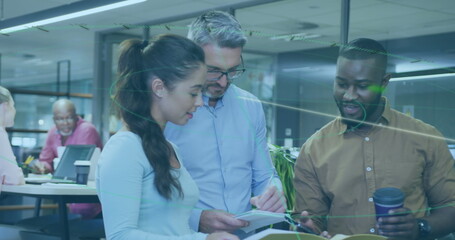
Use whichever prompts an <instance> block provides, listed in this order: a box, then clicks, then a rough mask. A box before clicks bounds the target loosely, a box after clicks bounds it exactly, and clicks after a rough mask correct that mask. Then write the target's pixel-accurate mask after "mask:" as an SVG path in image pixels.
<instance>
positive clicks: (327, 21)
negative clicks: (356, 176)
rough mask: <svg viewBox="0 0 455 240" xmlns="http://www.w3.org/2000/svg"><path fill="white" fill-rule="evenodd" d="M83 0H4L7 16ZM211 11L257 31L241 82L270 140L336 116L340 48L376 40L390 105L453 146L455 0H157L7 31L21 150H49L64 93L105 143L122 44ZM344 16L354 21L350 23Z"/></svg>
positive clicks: (173, 29) (3, 48)
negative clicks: (54, 107) (262, 115)
mask: <svg viewBox="0 0 455 240" xmlns="http://www.w3.org/2000/svg"><path fill="white" fill-rule="evenodd" d="M86 1H89V0H86ZM86 1H85V2H86ZM78 2H83V1H75V0H39V1H35V0H0V3H1V11H0V15H1V16H0V18H1V19H2V20H8V19H12V18H16V17H17V18H19V19H20V18H27V17H30V16H31V14H34V13H36V12H39V11H43V10H49V9H52V8H65V7H69V6H70V5H71V4H75V3H78ZM93 2H95V1H93ZM107 2H109V1H107ZM110 2H112V1H110ZM117 2H118V0H117ZM346 3H348V10H346ZM211 9H219V10H223V11H229V12H231V13H233V14H235V16H236V17H237V19H238V20H239V21H240V23H241V24H242V26H243V29H244V30H245V32H246V34H247V36H248V38H249V41H248V43H247V45H246V47H245V51H244V54H243V58H244V60H245V65H246V68H247V72H246V73H245V74H244V76H243V77H242V78H241V79H239V80H237V81H236V82H235V84H237V85H238V86H240V87H242V88H244V89H246V90H248V91H250V92H252V93H253V94H255V95H256V96H258V97H259V98H260V99H261V100H262V101H264V103H263V106H264V109H265V112H266V118H267V127H268V139H269V142H270V143H274V144H277V145H281V146H282V145H287V146H294V147H300V146H301V145H302V144H303V143H304V142H305V141H306V140H307V139H308V137H310V136H311V134H313V133H314V132H315V131H316V130H317V129H319V128H320V127H322V126H323V125H324V124H326V123H327V122H329V121H330V120H332V119H333V116H334V115H337V114H338V111H337V108H336V105H335V103H334V100H333V97H332V82H333V79H334V75H335V64H336V57H337V52H338V49H339V46H340V45H342V44H343V39H345V40H348V41H349V40H352V39H355V38H359V37H367V38H373V39H376V40H380V41H381V42H382V43H383V44H384V46H385V47H386V49H387V50H388V51H389V52H390V57H389V70H390V72H392V73H394V74H393V76H394V78H393V79H392V82H391V83H390V84H389V87H388V89H387V91H386V93H385V95H386V96H387V97H388V99H389V100H390V103H391V105H392V106H393V107H394V108H395V109H397V110H399V111H403V112H406V113H408V114H410V115H412V116H414V117H415V118H418V119H421V120H423V121H425V122H427V123H429V124H432V125H434V126H436V127H437V128H438V129H439V130H440V131H441V132H442V133H443V134H444V135H445V137H447V138H448V144H455V142H453V141H454V140H453V139H455V127H454V124H453V121H454V120H453V118H454V116H455V73H454V72H455V68H454V67H455V30H454V29H455V1H453V0H434V1H427V0H351V1H346V0H284V1H277V0H250V1H245V0H193V1H187V0H166V1H162V0H148V1H143V2H140V3H137V4H134V5H130V6H125V7H122V8H118V9H114V10H109V11H105V12H100V13H96V14H92V15H88V16H84V17H79V18H75V19H71V20H66V21H60V22H57V23H53V24H48V25H44V26H41V27H34V28H31V29H26V30H22V31H18V32H12V33H7V34H0V54H1V64H0V84H1V85H2V86H4V87H7V88H9V89H10V90H11V91H12V93H13V95H14V99H15V101H16V108H17V117H16V124H15V126H14V128H12V129H8V131H9V132H10V136H11V140H12V144H13V145H15V146H18V147H16V150H17V152H18V155H20V156H23V155H27V154H30V153H34V154H38V153H39V150H40V148H41V147H42V146H43V144H44V140H45V138H46V132H47V130H48V129H49V128H50V127H51V126H52V125H53V121H52V111H51V104H52V103H53V102H54V101H55V100H56V99H57V98H66V97H69V98H70V99H71V100H73V101H74V102H75V103H76V105H77V112H78V114H80V115H82V116H83V117H84V118H85V119H87V120H89V121H92V122H93V123H94V124H95V126H96V127H97V128H98V130H99V131H100V133H101V135H102V138H103V140H104V142H105V141H106V140H107V139H108V138H109V136H110V134H112V133H113V132H115V131H116V130H117V129H118V127H119V125H120V123H119V122H118V120H117V119H116V118H115V117H114V116H113V112H112V110H111V105H112V103H111V100H110V95H111V93H110V87H111V84H112V83H113V82H115V79H116V76H115V72H116V61H117V57H118V52H119V43H120V42H121V41H122V40H125V39H128V38H144V37H153V36H154V35H157V34H161V33H175V34H180V35H186V32H187V29H188V24H189V23H190V22H191V21H192V20H193V19H194V18H195V17H196V16H198V15H200V14H201V13H203V12H205V11H208V10H211ZM346 16H349V21H348V23H349V25H346V24H342V22H343V21H344V20H346ZM403 77H407V78H403Z"/></svg>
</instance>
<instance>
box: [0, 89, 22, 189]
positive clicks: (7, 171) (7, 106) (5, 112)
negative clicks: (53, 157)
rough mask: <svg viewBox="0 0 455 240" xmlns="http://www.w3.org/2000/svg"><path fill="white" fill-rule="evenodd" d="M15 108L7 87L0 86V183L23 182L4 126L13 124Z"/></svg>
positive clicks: (18, 183)
mask: <svg viewBox="0 0 455 240" xmlns="http://www.w3.org/2000/svg"><path fill="white" fill-rule="evenodd" d="M15 116H16V109H15V108H14V100H13V98H12V97H11V94H10V92H9V91H8V89H6V88H4V87H2V86H0V181H1V182H0V185H1V184H11V185H20V184H24V175H23V173H22V169H21V168H20V167H19V166H18V165H17V162H16V157H15V156H14V154H13V149H12V148H11V144H10V142H9V139H8V133H6V130H5V128H6V127H12V126H13V125H14V117H15Z"/></svg>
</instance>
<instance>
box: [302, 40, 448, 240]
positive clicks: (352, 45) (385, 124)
mask: <svg viewBox="0 0 455 240" xmlns="http://www.w3.org/2000/svg"><path fill="white" fill-rule="evenodd" d="M386 67H387V52H386V50H385V49H384V47H383V46H382V45H381V44H380V43H378V42H376V41H374V40H372V39H366V38H360V39H356V40H353V41H351V42H349V43H348V44H347V46H344V47H343V48H342V49H341V51H340V55H339V57H338V61H337V70H336V78H335V81H334V85H333V96H334V98H335V102H336V104H337V106H338V108H339V111H340V113H341V117H339V118H336V119H335V120H333V121H331V122H330V123H328V124H327V125H325V126H324V127H323V128H322V129H320V130H319V131H318V132H317V133H315V134H314V135H313V136H311V137H310V138H309V140H308V141H307V142H306V143H305V144H304V145H303V146H302V149H301V152H300V154H299V157H298V159H297V162H296V165H295V180H294V186H295V188H296V210H298V211H299V212H300V211H302V216H303V217H304V219H303V220H302V223H303V224H305V225H307V226H308V227H311V228H313V230H314V231H316V232H320V231H322V230H328V231H329V232H330V233H331V234H332V235H333V234H337V233H342V234H348V235H351V234H361V233H377V234H380V235H384V236H386V237H388V238H390V239H402V240H415V239H435V238H439V237H441V236H444V235H446V234H449V233H450V232H454V231H455V221H454V219H455V207H454V206H455V170H454V167H453V166H454V161H453V158H452V156H451V155H450V152H449V150H448V147H447V143H446V141H445V139H444V137H443V136H442V134H441V133H440V132H439V131H438V130H436V129H435V128H434V127H433V126H431V125H429V124H426V123H424V122H422V121H420V120H417V119H414V118H412V117H410V116H408V115H405V114H403V113H400V112H398V111H396V110H394V109H391V108H390V106H389V103H388V101H387V99H386V98H385V97H382V93H383V92H384V91H385V89H386V87H387V85H388V83H389V79H390V75H389V74H387V73H386ZM383 187H395V188H399V189H400V190H401V191H402V192H403V193H404V194H405V196H406V198H405V202H404V208H399V209H395V210H391V212H389V213H390V214H398V215H396V216H391V217H380V218H379V220H378V221H376V217H375V208H374V203H373V193H374V191H375V190H376V189H379V188H383ZM309 216H310V217H309Z"/></svg>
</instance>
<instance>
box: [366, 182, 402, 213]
mask: <svg viewBox="0 0 455 240" xmlns="http://www.w3.org/2000/svg"><path fill="white" fill-rule="evenodd" d="M373 201H374V207H375V209H376V220H378V218H380V217H387V216H390V215H389V210H392V209H397V208H402V207H403V202H404V193H403V192H402V191H401V190H400V189H398V188H393V187H387V188H380V189H377V190H376V191H375V192H374V194H373Z"/></svg>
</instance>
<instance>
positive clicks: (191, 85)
mask: <svg viewBox="0 0 455 240" xmlns="http://www.w3.org/2000/svg"><path fill="white" fill-rule="evenodd" d="M118 71H119V74H120V77H119V81H118V82H117V91H116V93H115V98H114V103H115V104H116V105H117V107H118V110H119V115H120V118H121V119H122V121H123V124H124V127H123V128H122V129H121V130H120V131H119V132H117V133H116V134H115V135H114V136H112V137H111V138H110V139H109V141H108V142H107V144H106V147H105V148H104V150H103V151H102V153H101V158H100V160H99V163H98V168H97V172H96V184H97V191H98V196H99V198H100V201H101V203H102V206H103V214H104V223H105V229H106V236H107V239H112V240H117V239H136V240H141V239H154V240H177V239H180V240H183V239H188V240H190V239H195V240H197V239H209V240H212V239H223V240H234V239H238V238H237V237H236V236H234V235H231V234H228V233H225V232H217V233H212V234H210V235H207V234H204V233H198V232H194V231H192V230H191V229H190V227H189V224H188V219H189V216H190V212H191V210H192V209H193V207H194V205H195V204H196V202H197V201H198V198H199V191H198V187H197V185H196V184H195V182H194V181H193V180H192V178H191V176H190V175H189V174H188V172H187V171H186V169H185V164H186V159H185V156H183V157H181V156H180V155H179V152H178V149H177V148H176V147H175V146H174V145H173V144H172V143H170V142H168V141H167V140H166V139H165V138H164V135H163V129H164V127H165V125H166V123H167V122H172V123H174V124H178V125H183V124H186V123H187V122H188V120H190V119H191V118H192V117H193V114H194V112H195V111H196V109H197V108H198V107H199V106H201V105H202V99H201V89H202V86H203V84H204V82H205V80H206V74H207V67H206V65H205V64H204V52H203V51H202V49H201V48H200V47H199V46H197V45H196V44H194V43H193V42H191V41H190V40H188V39H186V38H184V37H181V36H177V35H162V36H159V37H157V38H156V39H154V41H153V43H151V44H147V43H146V42H145V43H141V41H139V40H127V41H124V42H123V43H122V44H121V54H120V58H119V63H118Z"/></svg>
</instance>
